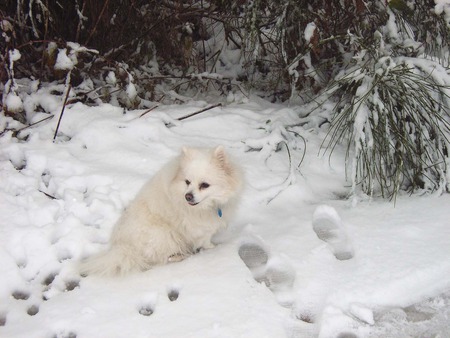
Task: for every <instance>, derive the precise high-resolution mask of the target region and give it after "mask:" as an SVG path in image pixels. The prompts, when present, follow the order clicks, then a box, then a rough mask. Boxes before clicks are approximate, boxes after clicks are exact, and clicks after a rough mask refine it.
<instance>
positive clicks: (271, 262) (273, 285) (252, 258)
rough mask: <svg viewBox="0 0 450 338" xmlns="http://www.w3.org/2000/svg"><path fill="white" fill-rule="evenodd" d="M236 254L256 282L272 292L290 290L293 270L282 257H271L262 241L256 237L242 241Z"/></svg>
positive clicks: (293, 274) (292, 281) (292, 282)
mask: <svg viewBox="0 0 450 338" xmlns="http://www.w3.org/2000/svg"><path fill="white" fill-rule="evenodd" d="M238 254H239V257H240V258H241V259H242V261H243V262H244V263H245V265H246V266H247V267H248V268H249V269H250V271H251V272H252V274H253V278H254V279H255V280H256V281H257V282H263V283H264V284H266V286H267V287H268V288H269V289H270V290H272V291H274V292H278V291H289V290H291V289H292V286H293V285H294V282H295V270H294V268H293V267H292V265H291V264H290V263H289V262H288V260H287V259H285V258H283V257H280V256H275V257H271V256H270V252H269V248H268V247H267V246H266V245H265V243H263V241H262V240H260V239H258V238H256V237H251V238H247V239H245V240H243V241H242V243H241V245H240V246H239V249H238Z"/></svg>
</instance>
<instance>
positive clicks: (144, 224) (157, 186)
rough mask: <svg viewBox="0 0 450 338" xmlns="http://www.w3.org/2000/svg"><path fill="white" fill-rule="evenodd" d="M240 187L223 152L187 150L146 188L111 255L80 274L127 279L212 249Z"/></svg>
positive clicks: (127, 214) (121, 224) (116, 233)
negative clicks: (139, 272) (126, 277)
mask: <svg viewBox="0 0 450 338" xmlns="http://www.w3.org/2000/svg"><path fill="white" fill-rule="evenodd" d="M241 186H242V177H241V171H240V169H239V168H238V167H236V165H234V164H233V163H232V162H231V160H230V159H229V157H228V155H227V154H226V152H225V150H224V148H223V147H222V146H219V147H217V148H215V149H199V148H183V149H182V152H181V155H180V156H178V157H177V158H176V159H174V160H173V161H171V162H169V163H168V164H166V165H165V166H164V167H163V168H162V169H161V170H160V171H159V172H158V173H156V175H155V176H154V177H153V178H152V179H151V180H150V181H149V182H148V183H147V184H145V185H144V187H143V188H142V189H141V191H140V192H139V193H138V195H137V196H136V198H135V199H134V201H132V202H131V204H130V205H129V207H128V208H127V209H126V210H125V211H124V213H123V214H122V216H121V217H120V219H119V221H118V223H117V224H116V225H115V228H114V229H113V232H112V235H111V239H110V247H109V249H108V250H107V251H105V252H103V253H100V254H98V255H95V256H93V257H91V258H88V259H87V260H86V261H84V262H82V264H81V268H80V269H81V271H80V272H81V273H82V274H85V275H86V274H91V273H95V274H99V275H124V274H127V273H129V272H132V271H143V270H147V269H149V268H150V267H152V266H154V265H158V264H165V263H167V262H169V261H170V260H171V259H174V260H181V259H182V258H184V257H185V256H187V255H190V254H193V253H195V252H196V251H198V250H199V249H209V248H212V247H213V246H214V245H213V244H212V243H211V237H212V236H213V235H214V234H215V233H216V232H217V231H218V230H219V229H221V228H224V227H225V226H226V225H227V222H228V221H229V219H230V217H231V216H232V213H233V210H234V208H235V206H236V202H237V198H238V196H239V193H240V190H241Z"/></svg>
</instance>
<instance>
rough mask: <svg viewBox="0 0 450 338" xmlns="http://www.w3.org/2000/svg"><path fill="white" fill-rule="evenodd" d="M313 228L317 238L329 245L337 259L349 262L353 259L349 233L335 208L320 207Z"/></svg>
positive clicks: (316, 212)
mask: <svg viewBox="0 0 450 338" xmlns="http://www.w3.org/2000/svg"><path fill="white" fill-rule="evenodd" d="M312 226H313V230H314V232H315V233H316V235H317V237H319V239H321V240H322V241H324V242H326V243H328V245H329V246H330V248H331V250H332V251H333V254H334V256H335V257H336V258H337V259H339V260H347V259H350V258H352V257H353V248H352V245H351V243H350V240H349V238H348V236H347V231H346V229H345V226H344V224H343V223H342V220H341V218H340V217H339V215H338V213H337V212H336V210H335V209H334V208H332V207H330V206H328V205H320V206H318V207H317V208H316V210H315V211H314V214H313V220H312Z"/></svg>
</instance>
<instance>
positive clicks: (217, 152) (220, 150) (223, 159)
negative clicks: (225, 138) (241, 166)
mask: <svg viewBox="0 0 450 338" xmlns="http://www.w3.org/2000/svg"><path fill="white" fill-rule="evenodd" d="M213 154H214V158H215V159H216V160H217V162H219V163H220V164H222V165H225V164H226V163H227V162H228V160H227V154H226V153H225V149H224V147H223V146H217V147H216V148H215V149H214V153H213Z"/></svg>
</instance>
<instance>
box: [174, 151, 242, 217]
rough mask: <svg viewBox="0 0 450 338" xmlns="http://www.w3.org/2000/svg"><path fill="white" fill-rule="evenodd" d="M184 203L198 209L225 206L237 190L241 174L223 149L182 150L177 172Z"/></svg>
mask: <svg viewBox="0 0 450 338" xmlns="http://www.w3.org/2000/svg"><path fill="white" fill-rule="evenodd" d="M176 180H178V186H179V187H182V192H183V196H184V197H183V198H184V201H183V202H185V203H187V204H189V205H190V206H192V207H196V208H205V209H206V208H212V207H218V206H221V205H224V204H226V203H227V202H228V200H229V199H230V198H231V197H232V196H234V195H235V194H236V193H237V190H238V189H239V186H240V178H239V173H238V170H237V169H236V167H234V165H233V164H232V163H231V162H230V160H229V158H228V156H227V154H226V152H225V150H224V148H223V147H222V146H219V147H217V148H215V149H198V148H186V147H184V148H183V150H182V154H181V157H180V166H179V171H178V175H177V177H176Z"/></svg>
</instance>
